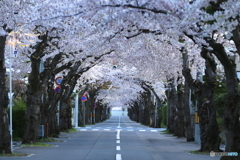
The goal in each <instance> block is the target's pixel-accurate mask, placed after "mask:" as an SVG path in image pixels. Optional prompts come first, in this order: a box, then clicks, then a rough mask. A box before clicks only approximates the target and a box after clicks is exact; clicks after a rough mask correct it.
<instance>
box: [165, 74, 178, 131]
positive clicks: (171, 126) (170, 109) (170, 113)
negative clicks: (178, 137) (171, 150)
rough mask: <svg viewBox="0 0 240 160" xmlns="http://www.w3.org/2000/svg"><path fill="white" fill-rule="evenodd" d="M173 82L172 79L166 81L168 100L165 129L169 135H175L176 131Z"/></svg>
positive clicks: (175, 99)
mask: <svg viewBox="0 0 240 160" xmlns="http://www.w3.org/2000/svg"><path fill="white" fill-rule="evenodd" d="M174 83H175V80H174V78H170V79H168V87H167V88H168V89H167V90H166V95H167V99H168V106H167V120H168V121H167V122H168V123H167V129H168V130H169V132H170V133H173V134H176V130H177V121H176V120H177V111H176V106H177V94H176V93H177V92H176V89H175V84H174Z"/></svg>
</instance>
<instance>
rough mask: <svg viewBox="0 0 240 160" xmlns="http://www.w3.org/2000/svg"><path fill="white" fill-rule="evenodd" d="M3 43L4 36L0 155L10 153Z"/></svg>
mask: <svg viewBox="0 0 240 160" xmlns="http://www.w3.org/2000/svg"><path fill="white" fill-rule="evenodd" d="M5 42H6V36H0V82H1V83H0V93H1V94H0V102H1V103H0V139H1V140H0V153H4V152H5V153H12V151H11V144H10V143H11V135H10V132H9V118H8V94H7V90H6V77H5V76H6V68H5V64H4V62H5V57H4V52H5Z"/></svg>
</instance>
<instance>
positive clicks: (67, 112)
mask: <svg viewBox="0 0 240 160" xmlns="http://www.w3.org/2000/svg"><path fill="white" fill-rule="evenodd" d="M71 114H72V106H71V100H70V99H68V100H61V101H60V130H61V131H67V130H68V129H71V128H72V120H71V118H72V115H71Z"/></svg>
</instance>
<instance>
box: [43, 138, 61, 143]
mask: <svg viewBox="0 0 240 160" xmlns="http://www.w3.org/2000/svg"><path fill="white" fill-rule="evenodd" d="M43 141H44V142H61V141H59V140H56V139H53V138H44V139H43Z"/></svg>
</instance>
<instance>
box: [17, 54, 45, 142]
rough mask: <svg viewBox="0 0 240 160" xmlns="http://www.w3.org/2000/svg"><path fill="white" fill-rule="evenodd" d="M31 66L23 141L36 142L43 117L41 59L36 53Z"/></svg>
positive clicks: (32, 57)
mask: <svg viewBox="0 0 240 160" xmlns="http://www.w3.org/2000/svg"><path fill="white" fill-rule="evenodd" d="M31 62H32V63H31V68H32V71H31V73H30V75H29V79H28V81H29V85H28V92H27V110H26V115H25V128H24V135H23V140H22V142H23V143H30V142H36V141H37V138H38V129H39V125H40V118H41V112H40V107H41V104H42V103H41V101H42V100H41V95H42V93H41V84H40V81H39V79H40V76H39V75H40V74H39V65H40V59H39V58H36V57H35V56H34V55H32V56H31Z"/></svg>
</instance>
